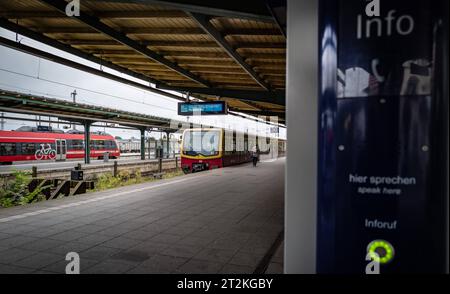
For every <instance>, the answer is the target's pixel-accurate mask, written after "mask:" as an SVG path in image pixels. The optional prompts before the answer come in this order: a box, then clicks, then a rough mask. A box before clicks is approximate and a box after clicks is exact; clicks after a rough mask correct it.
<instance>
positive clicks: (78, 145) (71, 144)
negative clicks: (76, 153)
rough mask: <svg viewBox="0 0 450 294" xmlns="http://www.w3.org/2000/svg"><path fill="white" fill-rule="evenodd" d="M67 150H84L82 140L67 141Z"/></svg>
mask: <svg viewBox="0 0 450 294" xmlns="http://www.w3.org/2000/svg"><path fill="white" fill-rule="evenodd" d="M67 149H69V150H84V141H83V140H68V141H67Z"/></svg>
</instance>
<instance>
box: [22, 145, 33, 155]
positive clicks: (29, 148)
mask: <svg viewBox="0 0 450 294" xmlns="http://www.w3.org/2000/svg"><path fill="white" fill-rule="evenodd" d="M21 147H22V148H21V154H22V155H33V154H34V153H36V145H35V144H34V143H22V144H21Z"/></svg>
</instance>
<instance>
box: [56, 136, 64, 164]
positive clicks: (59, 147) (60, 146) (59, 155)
mask: <svg viewBox="0 0 450 294" xmlns="http://www.w3.org/2000/svg"><path fill="white" fill-rule="evenodd" d="M66 158H67V142H66V140H56V160H66Z"/></svg>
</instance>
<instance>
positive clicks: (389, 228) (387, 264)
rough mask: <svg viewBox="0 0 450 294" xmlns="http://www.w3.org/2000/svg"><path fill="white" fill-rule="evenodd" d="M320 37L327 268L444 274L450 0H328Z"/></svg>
mask: <svg viewBox="0 0 450 294" xmlns="http://www.w3.org/2000/svg"><path fill="white" fill-rule="evenodd" d="M378 12H379V13H378ZM319 44H320V45H319V46H320V76H321V79H320V82H321V88H320V105H319V111H320V115H319V164H318V166H319V175H318V226H317V271H318V272H319V273H361V274H364V273H381V274H383V273H411V272H414V273H415V272H418V273H420V272H424V273H428V272H430V273H442V272H445V271H446V267H447V266H448V255H447V254H448V243H447V242H448V1H447V0H442V1H441V0H436V1H427V0H421V1H419V0H417V1H416V0H396V1H386V0H385V1H383V0H380V1H363V0H328V1H327V0H322V1H320V40H319Z"/></svg>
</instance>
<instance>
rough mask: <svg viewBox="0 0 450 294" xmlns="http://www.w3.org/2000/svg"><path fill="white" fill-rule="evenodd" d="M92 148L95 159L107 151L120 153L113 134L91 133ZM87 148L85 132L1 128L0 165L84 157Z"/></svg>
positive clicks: (113, 153) (118, 154)
mask: <svg viewBox="0 0 450 294" xmlns="http://www.w3.org/2000/svg"><path fill="white" fill-rule="evenodd" d="M90 147H91V157H92V158H98V159H102V158H103V156H104V153H105V152H109V157H110V158H118V157H119V156H120V150H119V148H118V146H117V142H116V141H115V139H114V137H112V136H111V135H97V134H95V133H93V134H91V144H90ZM84 148H85V145H84V134H82V133H81V134H68V133H56V132H20V131H0V164H12V163H13V162H16V161H39V160H65V159H76V158H84Z"/></svg>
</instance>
